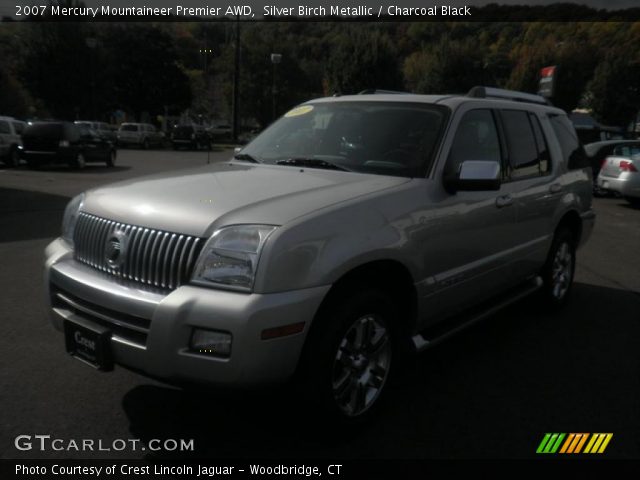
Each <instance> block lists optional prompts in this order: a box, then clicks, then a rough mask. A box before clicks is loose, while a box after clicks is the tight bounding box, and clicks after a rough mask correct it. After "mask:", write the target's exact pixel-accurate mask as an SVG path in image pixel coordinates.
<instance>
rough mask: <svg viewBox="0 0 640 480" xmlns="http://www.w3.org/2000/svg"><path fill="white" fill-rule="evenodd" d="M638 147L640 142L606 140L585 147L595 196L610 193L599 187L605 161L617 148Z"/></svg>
mask: <svg viewBox="0 0 640 480" xmlns="http://www.w3.org/2000/svg"><path fill="white" fill-rule="evenodd" d="M625 146H626V147H637V146H640V140H606V141H603V142H593V143H588V144H586V145H585V146H584V151H585V153H586V154H587V157H589V163H590V164H591V170H592V171H593V193H594V194H595V195H606V194H607V193H608V192H605V191H603V190H602V189H601V188H600V187H599V186H598V185H597V179H598V174H599V173H600V168H601V167H602V163H603V162H604V160H605V159H606V158H607V157H608V156H610V155H613V154H614V150H615V149H616V147H625Z"/></svg>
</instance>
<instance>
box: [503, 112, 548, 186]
mask: <svg viewBox="0 0 640 480" xmlns="http://www.w3.org/2000/svg"><path fill="white" fill-rule="evenodd" d="M501 115H502V123H503V125H504V131H505V133H506V136H507V148H508V151H509V165H510V166H511V178H512V179H518V178H522V177H531V176H534V175H539V174H540V165H539V163H540V162H539V159H538V146H537V144H536V139H535V136H534V133H533V128H532V127H531V122H530V121H529V113H528V112H525V111H522V110H502V111H501Z"/></svg>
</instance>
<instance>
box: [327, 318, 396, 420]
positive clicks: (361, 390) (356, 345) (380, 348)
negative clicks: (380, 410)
mask: <svg viewBox="0 0 640 480" xmlns="http://www.w3.org/2000/svg"><path fill="white" fill-rule="evenodd" d="M391 351H392V347H391V338H390V335H389V330H388V328H387V327H386V325H385V323H384V321H383V319H382V318H381V317H379V316H377V315H374V314H368V315H364V316H362V317H360V318H358V319H357V320H356V321H355V322H354V323H353V324H352V325H351V327H350V328H349V329H348V330H347V332H346V333H345V335H344V337H343V338H342V340H341V341H340V345H339V347H338V351H337V352H336V355H335V359H334V363H333V371H332V379H331V380H332V388H333V396H334V399H335V401H336V403H337V405H338V407H339V408H340V410H342V412H343V413H344V414H345V415H347V416H350V417H355V416H358V415H361V414H363V413H364V412H366V411H367V410H368V409H369V408H370V407H371V406H372V405H373V404H374V403H375V401H376V400H377V399H378V397H379V396H380V393H381V392H382V389H383V387H384V385H385V383H386V381H387V378H388V376H389V367H390V364H391Z"/></svg>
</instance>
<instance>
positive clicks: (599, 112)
mask: <svg viewBox="0 0 640 480" xmlns="http://www.w3.org/2000/svg"><path fill="white" fill-rule="evenodd" d="M587 92H588V99H589V100H588V106H589V107H590V108H591V109H593V113H594V116H595V117H596V118H597V119H598V120H599V121H600V122H602V123H604V124H608V125H619V126H624V127H626V126H627V125H628V124H629V123H630V122H631V121H632V120H633V119H634V117H635V115H636V114H637V112H638V110H639V109H640V58H638V55H637V52H636V51H635V50H630V49H627V48H624V49H622V48H617V49H612V50H610V51H609V52H608V53H607V55H606V56H605V58H604V60H603V61H602V62H601V63H600V64H599V65H598V66H597V68H596V69H595V72H594V75H593V79H592V80H591V81H590V82H589V85H588V87H587Z"/></svg>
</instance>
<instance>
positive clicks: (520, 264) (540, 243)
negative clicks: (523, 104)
mask: <svg viewBox="0 0 640 480" xmlns="http://www.w3.org/2000/svg"><path fill="white" fill-rule="evenodd" d="M499 117H500V120H501V123H502V129H503V131H504V136H505V140H506V147H507V148H506V157H507V169H506V178H505V180H504V188H505V192H506V194H508V195H510V197H511V198H512V199H513V202H514V203H515V210H516V216H517V218H516V222H517V225H518V228H517V229H516V231H515V232H514V238H515V239H516V245H515V250H514V256H515V258H514V264H513V265H514V268H513V274H514V275H515V277H516V278H515V279H516V280H518V279H523V278H525V277H527V276H530V275H532V274H534V273H535V272H536V271H538V270H539V268H540V266H541V264H542V263H543V262H544V260H545V258H546V253H547V250H548V248H549V242H550V240H551V235H552V234H553V225H552V219H553V218H554V211H555V208H556V206H557V204H558V202H559V200H560V197H561V196H562V184H561V183H560V182H559V181H557V174H556V173H554V169H553V167H554V162H552V160H551V152H550V148H549V142H548V141H547V138H548V135H546V134H545V133H544V129H543V125H544V123H545V122H548V118H547V117H546V115H538V114H536V113H534V112H532V111H527V110H525V109H501V110H500V111H499ZM547 127H548V125H547ZM554 179H556V180H554Z"/></svg>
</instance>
